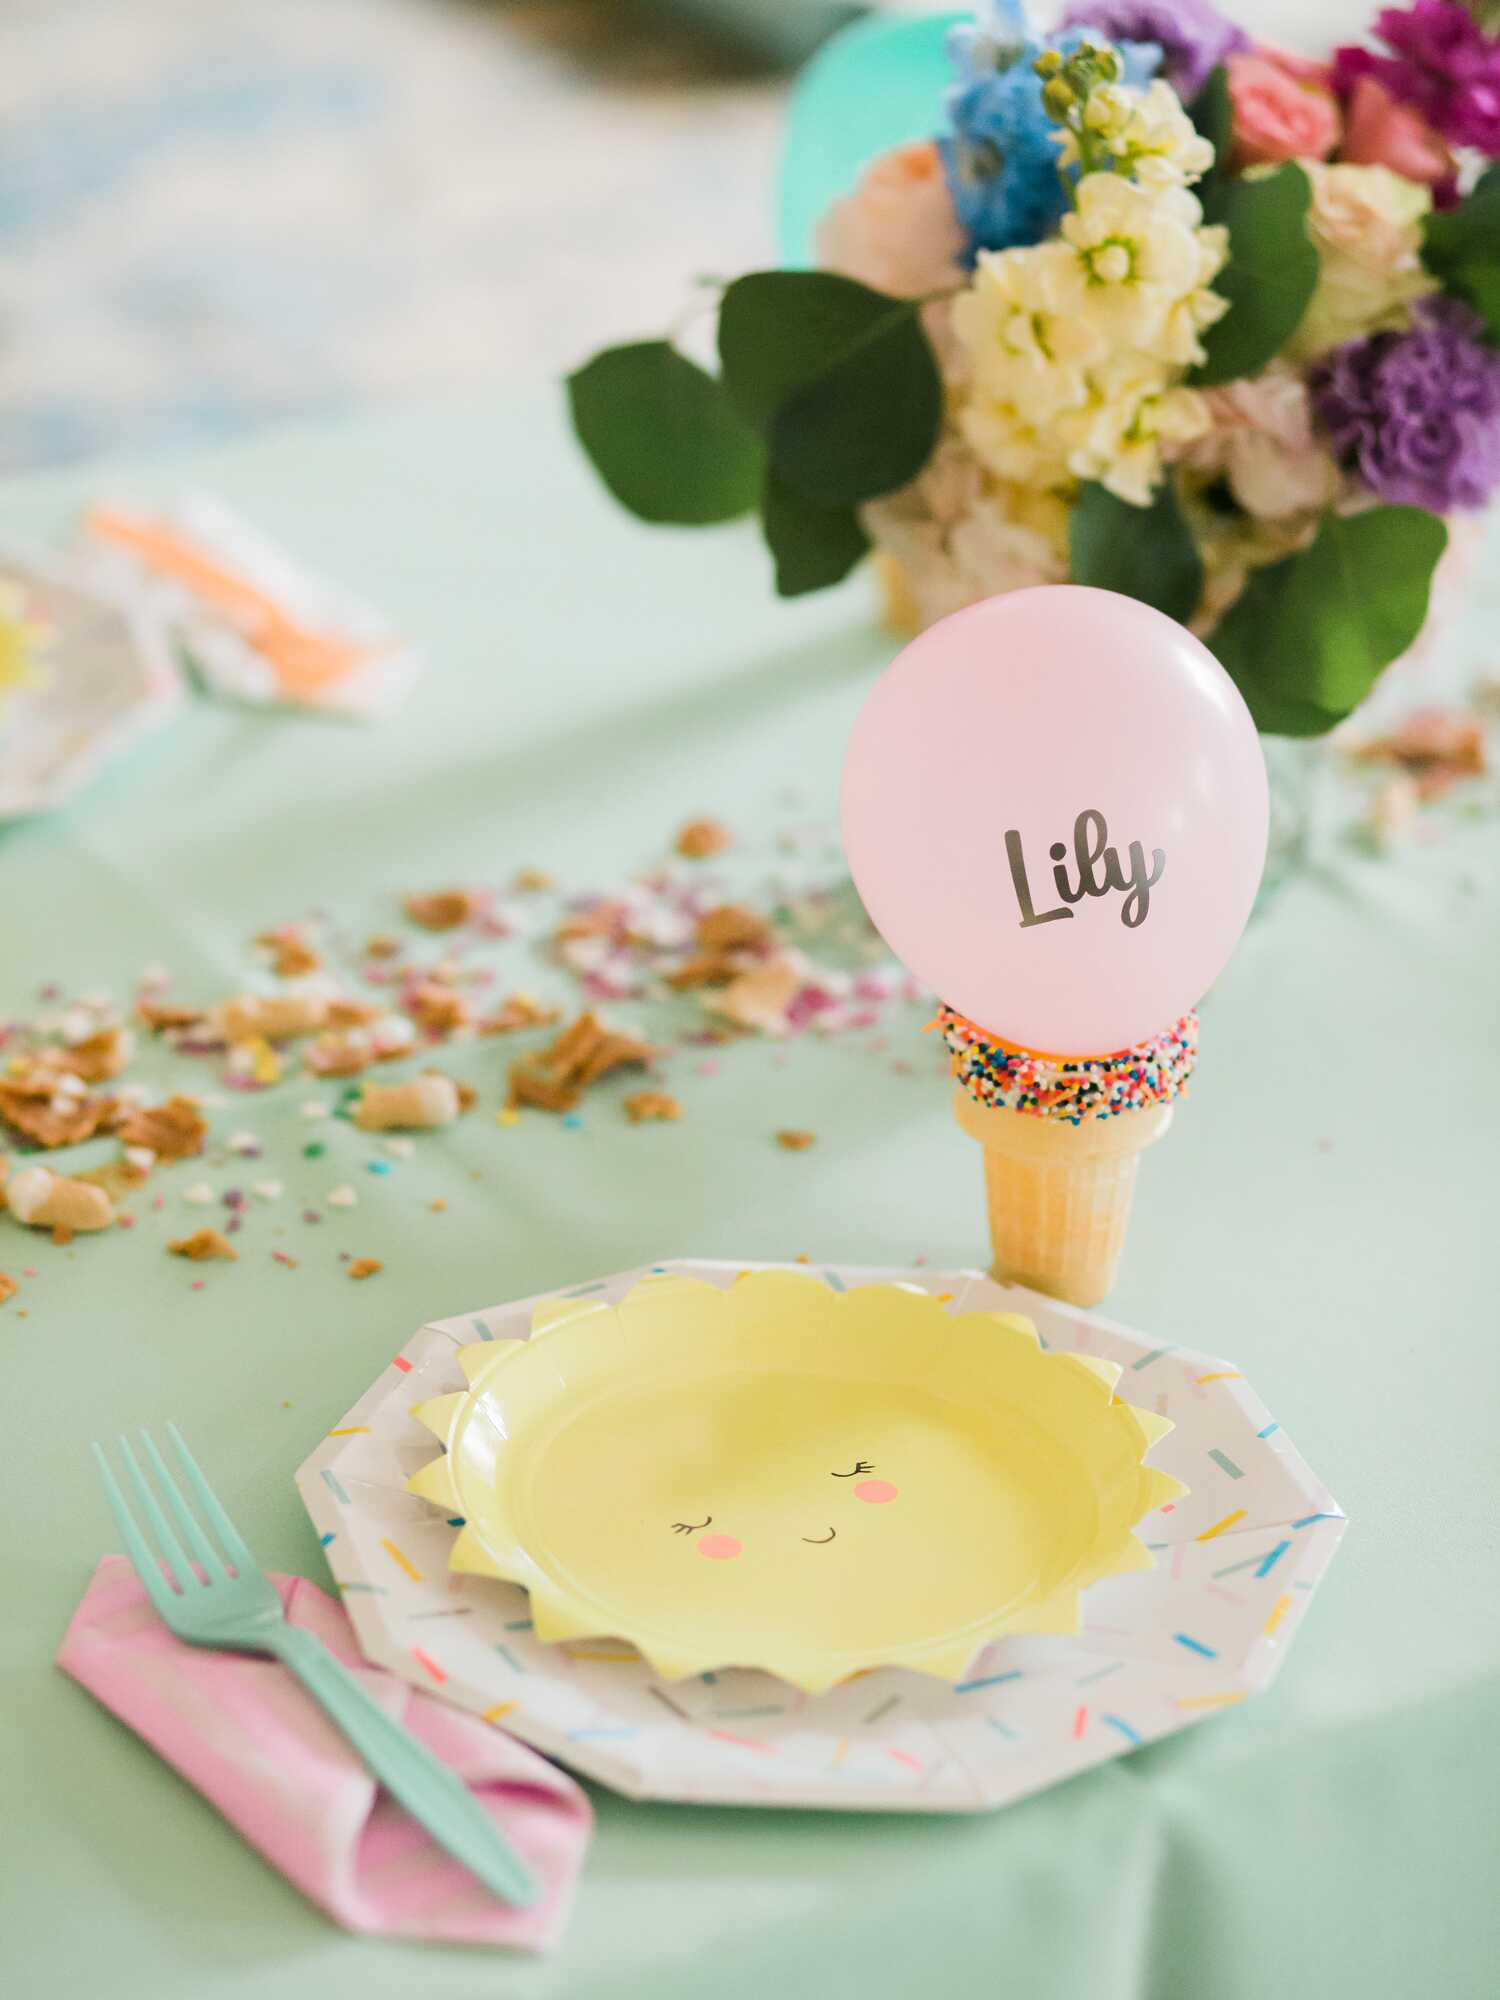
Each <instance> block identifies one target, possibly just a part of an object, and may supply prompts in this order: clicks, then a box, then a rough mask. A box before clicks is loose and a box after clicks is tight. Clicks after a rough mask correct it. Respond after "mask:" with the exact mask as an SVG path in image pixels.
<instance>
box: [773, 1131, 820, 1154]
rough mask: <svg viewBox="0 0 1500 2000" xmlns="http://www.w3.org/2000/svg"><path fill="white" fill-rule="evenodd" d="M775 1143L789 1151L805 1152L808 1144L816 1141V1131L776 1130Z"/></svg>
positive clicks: (810, 1144)
mask: <svg viewBox="0 0 1500 2000" xmlns="http://www.w3.org/2000/svg"><path fill="white" fill-rule="evenodd" d="M776 1143H777V1145H778V1146H784V1147H785V1148H786V1150H787V1152H789V1153H805V1152H806V1151H807V1149H808V1147H809V1146H815V1145H816V1144H817V1143H818V1135H817V1133H816V1132H778V1133H777V1134H776Z"/></svg>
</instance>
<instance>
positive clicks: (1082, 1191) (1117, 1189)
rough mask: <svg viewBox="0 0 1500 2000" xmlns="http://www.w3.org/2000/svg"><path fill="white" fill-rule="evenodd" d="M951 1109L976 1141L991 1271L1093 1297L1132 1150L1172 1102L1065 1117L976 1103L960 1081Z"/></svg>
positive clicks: (1119, 1242)
mask: <svg viewBox="0 0 1500 2000" xmlns="http://www.w3.org/2000/svg"><path fill="white" fill-rule="evenodd" d="M954 1109H955V1112H956V1114H957V1117H958V1122H959V1124H960V1125H961V1126H962V1127H963V1129H964V1130H965V1131H966V1132H967V1133H968V1135H969V1137H970V1138H971V1139H977V1140H978V1142H979V1144H980V1145H981V1146H983V1148H984V1178H985V1190H986V1194H987V1197H988V1201H989V1212H990V1243H991V1246H992V1248H993V1250H994V1257H995V1262H994V1267H993V1268H994V1273H995V1276H996V1277H997V1278H1008V1279H1010V1280H1012V1281H1013V1282H1015V1283H1017V1284H1023V1285H1030V1286H1031V1287H1032V1288H1033V1290H1035V1291H1039V1292H1047V1293H1049V1294H1050V1295H1051V1296H1052V1297H1053V1298H1058V1299H1066V1300H1067V1301H1068V1302H1069V1303H1070V1304H1071V1305H1075V1306H1091V1305H1095V1304H1096V1303H1097V1302H1098V1301H1099V1300H1100V1299H1102V1298H1103V1297H1104V1295H1105V1293H1106V1292H1108V1290H1109V1289H1110V1287H1111V1285H1113V1283H1114V1279H1115V1271H1116V1268H1117V1266H1118V1264H1119V1261H1120V1252H1121V1251H1122V1249H1123V1248H1124V1245H1125V1231H1126V1229H1127V1227H1128V1225H1129V1222H1130V1204H1131V1201H1132V1200H1133V1198H1134V1195H1135V1172H1136V1167H1137V1165H1138V1164H1139V1161H1140V1156H1141V1154H1142V1152H1143V1151H1144V1150H1145V1148H1146V1147H1147V1146H1149V1145H1150V1144H1151V1143H1152V1142H1153V1140H1156V1139H1159V1138H1160V1137H1161V1135H1162V1134H1163V1133H1164V1132H1165V1131H1166V1129H1167V1127H1168V1126H1169V1125H1170V1124H1171V1122H1172V1106H1171V1105H1170V1104H1147V1105H1143V1106H1141V1107H1140V1108H1138V1109H1132V1110H1126V1111H1121V1112H1119V1113H1117V1114H1116V1115H1115V1116H1113V1117H1109V1118H1087V1119H1085V1120H1084V1121H1083V1122H1082V1123H1080V1124H1072V1123H1070V1122H1068V1121H1067V1120H1066V1119H1061V1118H1038V1117H1035V1116H1032V1115H1031V1114H1030V1113H1028V1112H1024V1111H1013V1110H1011V1109H1009V1108H1008V1107H1006V1106H1004V1105H991V1104H979V1103H976V1102H975V1100H974V1098H973V1097H972V1096H971V1095H970V1093H969V1091H968V1090H967V1089H965V1088H964V1086H963V1085H962V1084H960V1085H959V1086H958V1087H957V1090H956V1091H955V1094H954Z"/></svg>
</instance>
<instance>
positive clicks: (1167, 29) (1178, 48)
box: [1060, 0, 1250, 98]
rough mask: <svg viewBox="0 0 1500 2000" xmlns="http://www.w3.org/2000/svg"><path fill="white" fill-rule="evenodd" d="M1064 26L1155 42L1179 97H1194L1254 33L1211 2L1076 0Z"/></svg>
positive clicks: (1117, 39) (1112, 37)
mask: <svg viewBox="0 0 1500 2000" xmlns="http://www.w3.org/2000/svg"><path fill="white" fill-rule="evenodd" d="M1060 25H1061V26H1062V27H1064V28H1097V29H1098V30H1099V32H1100V33H1101V34H1105V35H1108V36H1109V38H1110V40H1111V41H1114V42H1121V41H1126V42H1155V44H1156V46H1157V47H1158V48H1159V49H1160V50H1161V60H1162V67H1161V73H1162V75H1163V76H1164V77H1165V78H1166V80H1167V82H1168V83H1170V84H1171V86H1172V88H1173V89H1174V90H1175V91H1176V92H1177V94H1178V96H1179V97H1181V98H1190V97H1196V96H1197V94H1198V92H1199V91H1200V90H1201V89H1202V88H1203V86H1204V84H1205V83H1206V82H1207V81H1208V73H1209V71H1210V70H1211V69H1213V68H1214V67H1215V65H1216V64H1218V63H1221V62H1223V60H1224V58H1225V57H1226V56H1232V55H1234V54H1235V53H1236V51H1238V50H1240V49H1247V48H1249V46H1250V37H1249V36H1248V35H1247V34H1246V33H1245V31H1244V29H1243V28H1240V27H1237V26H1236V25H1235V23H1234V22H1233V21H1226V20H1225V19H1224V16H1223V15H1222V14H1221V13H1220V12H1219V10H1218V8H1217V7H1215V6H1214V5H1213V4H1212V0H1073V4H1072V5H1071V6H1070V7H1069V8H1068V11H1067V12H1066V13H1065V14H1064V15H1063V17H1062V21H1061V23H1060Z"/></svg>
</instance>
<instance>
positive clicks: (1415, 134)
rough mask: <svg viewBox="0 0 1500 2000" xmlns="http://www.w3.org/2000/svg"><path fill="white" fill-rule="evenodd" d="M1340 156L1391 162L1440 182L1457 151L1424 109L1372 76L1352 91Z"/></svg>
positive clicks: (1365, 163)
mask: <svg viewBox="0 0 1500 2000" xmlns="http://www.w3.org/2000/svg"><path fill="white" fill-rule="evenodd" d="M1339 157H1340V158H1341V159H1344V160H1352V161H1353V162H1354V163H1355V165H1356V166H1362V167H1389V168H1390V169H1391V171H1392V172H1393V173H1397V174H1401V175H1403V176H1404V177H1405V179H1407V180H1409V181H1422V182H1424V183H1425V184H1426V185H1427V186H1428V187H1437V186H1439V185H1440V184H1441V183H1442V182H1444V181H1446V180H1447V179H1448V177H1449V176H1450V175H1451V174H1452V172H1453V170H1454V165H1453V155H1452V154H1451V153H1450V152H1449V151H1448V148H1447V147H1446V146H1445V145H1444V143H1443V141H1442V140H1441V139H1440V138H1439V137H1438V135H1437V133H1436V132H1434V131H1433V129H1432V127H1431V126H1430V125H1429V124H1428V122H1427V120H1426V119H1425V118H1424V117H1423V116H1422V114H1421V112H1420V111H1417V110H1415V109H1414V108H1413V107H1412V106H1411V105H1410V104H1399V103H1397V101H1396V99H1395V98H1394V97H1392V95H1391V93H1390V92H1389V91H1388V90H1387V89H1386V87H1385V85H1384V84H1383V83H1382V82H1381V81H1380V80H1379V78H1378V77H1373V76H1362V77H1360V78H1358V79H1357V80H1356V82H1355V85H1354V88H1353V90H1351V91H1350V93H1349V101H1348V103H1347V104H1346V105H1345V106H1344V143H1343V145H1342V146H1341V147H1340V149H1339Z"/></svg>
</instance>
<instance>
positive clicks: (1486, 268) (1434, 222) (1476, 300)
mask: <svg viewBox="0 0 1500 2000" xmlns="http://www.w3.org/2000/svg"><path fill="white" fill-rule="evenodd" d="M1422 261H1423V263H1424V264H1426V266H1427V268H1428V270H1429V271H1431V273H1432V275H1433V276H1434V277H1435V278H1438V279H1440V280H1441V282H1442V285H1443V288H1444V290H1445V291H1449V292H1452V293H1454V294H1455V295H1456V296H1457V297H1458V298H1461V299H1466V300H1467V301H1468V303H1469V304H1470V305H1471V306H1473V307H1474V309H1475V311H1476V312H1478V313H1480V314H1481V315H1482V316H1483V318H1484V321H1485V324H1486V327H1487V329H1488V332H1489V335H1490V338H1491V339H1492V340H1500V162H1497V163H1496V164H1495V165H1494V166H1492V167H1487V168H1486V169H1485V171H1484V172H1483V173H1482V174H1481V175H1480V176H1479V179H1478V180H1477V181H1476V182H1475V183H1474V186H1473V188H1472V189H1471V190H1470V193H1469V196H1468V199H1467V200H1466V201H1463V202H1461V203H1460V204H1459V206H1458V207H1457V208H1450V209H1446V210H1443V211H1441V212H1439V211H1436V210H1435V211H1434V212H1433V213H1432V214H1431V215H1429V216H1428V218H1427V222H1426V225H1425V228H1424V230H1423V240H1422Z"/></svg>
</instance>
